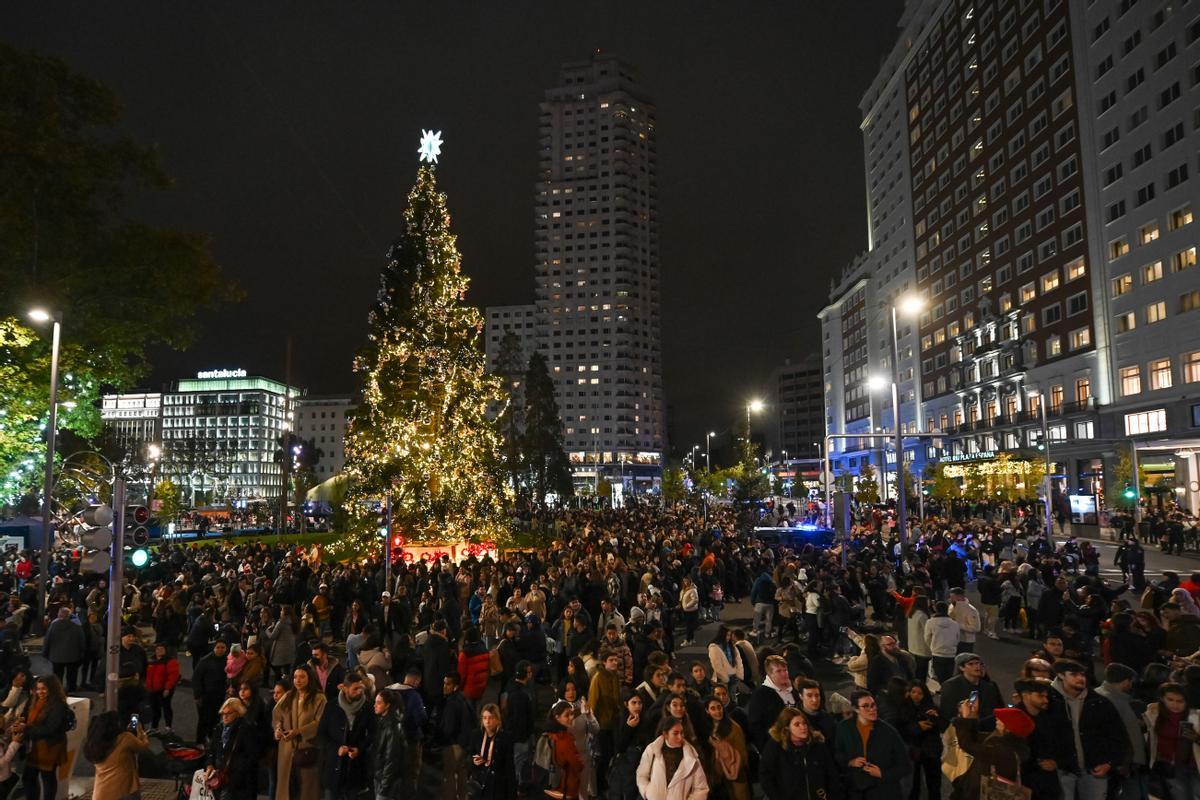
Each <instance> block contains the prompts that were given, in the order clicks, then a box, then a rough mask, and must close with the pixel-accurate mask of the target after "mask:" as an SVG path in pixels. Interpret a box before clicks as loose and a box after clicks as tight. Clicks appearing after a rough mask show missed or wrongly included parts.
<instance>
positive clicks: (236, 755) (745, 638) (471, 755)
mask: <svg viewBox="0 0 1200 800" xmlns="http://www.w3.org/2000/svg"><path fill="white" fill-rule="evenodd" d="M1019 516H1022V519H1024V517H1023V515H1019ZM1005 521H1006V520H1005V518H1004V517H1003V516H996V517H991V516H990V515H985V516H961V515H960V516H957V517H934V516H930V517H927V518H926V519H925V520H923V521H919V522H918V521H916V520H913V524H912V525H911V526H910V533H911V540H910V541H909V543H908V544H906V545H903V546H902V545H901V544H900V543H899V542H898V541H897V540H896V539H895V537H894V534H893V532H892V531H893V522H894V521H892V520H889V519H888V517H887V513H886V512H884V513H882V514H873V513H872V514H867V515H864V518H863V519H862V523H861V525H859V526H856V528H855V530H854V532H853V535H852V537H851V542H850V546H849V548H848V549H847V552H846V554H845V558H844V559H843V554H842V553H840V552H839V550H838V549H836V548H835V549H833V550H827V549H820V548H815V547H806V548H804V549H803V550H801V551H799V552H797V551H793V550H789V549H778V548H772V547H768V546H765V545H764V544H763V543H762V542H760V541H758V540H756V539H755V538H754V537H753V536H750V535H748V534H747V533H746V532H745V529H742V530H739V526H738V525H737V524H736V522H735V518H734V516H733V515H732V514H731V513H730V512H728V511H727V510H723V509H720V508H718V509H710V513H709V514H708V516H707V517H701V516H699V515H696V514H694V513H692V512H691V511H688V510H684V509H679V510H663V509H658V508H632V509H624V510H608V511H579V510H576V511H569V512H562V513H560V514H559V515H557V516H556V518H555V519H554V524H555V529H556V530H557V531H558V534H559V536H560V541H559V542H556V546H555V547H554V548H552V549H549V550H541V551H519V550H510V551H505V552H503V553H502V554H501V555H500V556H499V557H498V558H496V559H492V558H477V557H470V558H468V559H466V560H465V561H463V562H461V563H458V564H455V563H451V562H450V561H449V559H443V560H441V561H438V562H434V563H429V562H419V563H416V564H408V563H397V565H396V567H395V572H394V575H393V576H392V579H391V580H390V581H389V580H387V579H386V578H385V571H384V569H383V565H382V563H378V562H373V561H371V560H367V561H366V562H356V563H333V562H329V561H326V560H322V559H321V557H320V553H319V552H316V551H311V550H310V551H306V550H303V549H298V548H285V547H282V546H268V545H265V544H262V543H257V544H244V545H231V544H228V543H222V544H204V545H189V546H182V545H164V546H162V547H160V548H159V549H158V550H157V551H156V553H155V557H154V558H153V559H152V561H151V563H150V564H149V565H148V566H147V567H146V568H144V569H142V570H139V571H138V572H137V573H136V575H134V576H131V577H132V579H131V580H129V581H128V582H127V584H126V585H125V586H124V587H122V589H121V590H122V591H123V598H122V608H123V609H124V625H125V627H123V629H122V637H121V642H120V647H119V664H120V669H119V690H118V708H116V709H114V710H112V711H108V712H105V713H102V714H98V715H96V716H94V717H93V719H92V720H91V721H90V724H89V725H88V730H87V737H86V744H85V747H84V752H83V754H84V756H85V757H86V758H87V759H88V760H89V761H90V762H91V763H92V764H94V765H95V769H96V784H95V789H94V791H93V797H96V798H100V800H109V798H113V799H114V800H117V799H119V798H125V797H127V796H129V795H130V794H133V793H134V792H136V791H137V787H138V777H137V776H138V769H137V766H136V764H137V759H138V758H139V757H142V758H146V757H147V756H145V755H144V754H145V753H146V752H147V751H148V750H149V749H150V741H151V737H152V736H157V737H162V738H163V739H164V740H169V741H176V740H187V741H195V742H199V743H201V744H203V746H204V751H203V752H204V755H203V764H202V768H203V772H202V776H201V777H202V779H203V780H204V781H205V782H206V783H207V784H208V786H209V788H210V790H211V791H212V792H213V793H214V794H215V795H216V796H217V797H218V798H221V799H222V800H224V799H226V798H228V799H230V800H234V799H240V798H246V799H247V800H249V799H250V798H255V797H258V796H259V795H263V794H265V795H268V796H269V797H271V798H273V799H275V800H292V798H299V799H300V800H319V799H323V798H330V800H334V799H336V798H352V797H360V796H362V797H367V796H371V795H373V796H374V797H375V798H399V797H401V796H407V795H411V794H412V793H414V792H422V791H425V792H429V791H438V792H440V793H441V795H442V797H443V798H445V799H446V800H451V799H452V798H505V799H506V800H509V799H511V798H514V797H517V796H518V795H525V796H537V797H541V796H544V795H546V794H548V795H549V796H551V797H554V798H566V799H567V800H575V798H579V799H580V800H585V799H588V798H599V797H608V798H613V800H624V799H625V798H630V799H632V798H646V799H647V800H664V799H667V798H669V799H670V800H676V799H677V798H678V800H689V799H690V800H702V799H703V798H704V797H714V798H729V799H730V800H749V799H750V798H751V796H752V795H753V793H754V792H755V788H756V787H757V790H758V791H759V792H760V793H761V794H763V795H765V796H766V797H767V798H770V800H777V799H781V798H784V797H788V798H794V797H796V796H797V795H800V796H802V797H803V798H804V800H841V799H842V798H846V800H851V799H853V800H860V799H861V800H874V798H876V797H879V798H882V797H884V796H886V795H888V794H889V793H892V794H894V793H897V792H899V793H903V794H904V795H906V796H907V797H908V798H909V800H920V798H921V795H922V791H924V793H925V797H927V798H929V800H934V798H940V797H941V795H942V792H943V788H944V786H945V785H946V784H949V787H950V790H951V791H952V793H953V795H954V796H955V797H958V798H964V799H965V798H974V797H976V796H978V795H979V793H980V792H981V791H982V790H983V789H982V788H981V787H984V786H986V785H987V784H988V783H989V782H991V781H994V780H997V779H1007V780H1016V779H1017V777H1018V775H1019V776H1020V778H1021V781H1022V782H1023V783H1024V784H1025V785H1026V786H1027V787H1029V788H1030V789H1031V790H1032V794H1033V797H1034V798H1047V800H1075V798H1076V797H1078V798H1080V800H1100V798H1101V797H1103V796H1107V795H1108V794H1109V793H1112V794H1113V796H1114V797H1115V796H1117V795H1120V796H1121V797H1129V798H1134V797H1137V798H1145V797H1147V796H1148V791H1149V790H1150V788H1151V787H1152V786H1153V788H1154V790H1155V791H1156V792H1160V793H1165V794H1166V795H1167V796H1169V797H1170V798H1171V799H1172V800H1185V799H1186V798H1188V793H1189V792H1190V793H1193V794H1196V795H1197V796H1200V777H1197V776H1198V772H1197V764H1198V757H1200V705H1198V704H1200V608H1198V607H1197V601H1198V600H1200V574H1197V575H1192V576H1191V577H1190V578H1188V579H1187V580H1182V581H1181V580H1180V579H1179V577H1178V576H1177V575H1174V574H1172V573H1167V574H1165V575H1164V576H1163V578H1162V579H1161V580H1155V581H1150V580H1147V578H1146V575H1145V552H1144V550H1143V549H1142V543H1141V542H1140V541H1139V540H1138V538H1137V537H1136V536H1131V537H1129V538H1128V539H1126V540H1125V541H1124V542H1123V543H1122V547H1121V549H1120V550H1119V551H1118V553H1117V561H1118V563H1117V566H1119V567H1120V568H1121V569H1122V570H1123V571H1124V573H1125V574H1126V575H1127V577H1128V580H1127V581H1126V583H1125V584H1123V585H1113V584H1111V583H1108V582H1106V581H1105V580H1103V579H1102V577H1101V576H1100V573H1099V558H1098V552H1097V551H1096V550H1095V549H1094V548H1093V547H1091V545H1090V544H1089V543H1086V542H1083V543H1077V542H1075V541H1074V540H1067V541H1065V542H1059V543H1057V544H1052V543H1051V542H1050V540H1048V539H1047V538H1046V536H1045V534H1044V533H1043V532H1041V531H1040V530H1036V529H1025V528H1023V527H1017V528H1015V529H1014V528H1013V527H1011V526H1006V525H1005V524H1004V523H1005ZM71 566H72V565H71V564H70V562H69V560H67V559H66V557H65V556H62V555H58V556H56V558H55V560H54V567H53V569H52V572H51V575H52V580H53V591H52V594H51V602H50V604H49V607H48V618H49V619H52V620H53V622H52V623H51V624H50V626H49V628H48V629H47V631H46V634H45V636H44V638H43V650H42V652H43V654H44V655H45V656H46V658H47V660H48V661H49V662H50V663H51V664H52V666H53V674H49V675H39V676H37V677H36V678H35V677H34V676H33V675H31V673H30V672H29V667H28V663H27V660H24V661H23V660H22V655H21V650H20V647H19V642H20V637H21V632H22V629H23V627H24V626H25V625H26V624H27V623H28V619H29V612H28V606H29V603H28V602H27V598H26V597H25V594H26V593H27V590H28V588H29V586H30V585H32V584H33V583H34V582H33V581H32V580H30V578H29V577H28V576H27V577H26V578H24V579H21V578H17V577H16V576H15V575H13V576H11V580H10V579H9V578H7V577H5V576H0V591H6V592H8V593H9V597H10V600H9V602H8V603H7V604H6V605H7V608H8V610H9V613H8V615H7V617H6V618H5V621H4V627H3V634H0V648H2V649H0V655H2V656H3V658H2V659H0V662H2V663H0V670H2V672H3V674H2V675H0V679H2V680H3V685H4V686H6V687H7V689H5V690H4V692H0V695H3V696H4V700H3V704H2V706H0V711H2V712H3V713H4V723H5V724H4V726H3V734H2V735H0V800H4V798H6V797H7V793H8V791H10V790H11V789H12V786H13V784H15V783H16V781H17V780H18V775H19V776H20V780H21V783H22V784H23V785H24V788H25V793H26V796H27V797H29V798H34V797H39V798H43V800H49V798H51V797H53V796H54V791H55V789H56V784H55V780H56V772H55V767H56V766H57V765H60V764H61V763H62V759H63V758H65V751H64V748H65V744H64V743H65V736H66V733H67V731H68V727H67V726H68V725H70V724H71V721H72V720H73V716H72V715H71V714H70V713H68V712H67V710H66V700H65V698H66V694H67V693H69V692H74V691H87V690H90V689H95V688H98V684H97V681H99V680H101V679H102V678H103V674H102V671H98V667H97V662H98V660H99V654H100V653H102V652H103V641H104V640H103V636H104V628H103V622H104V613H105V609H106V607H107V591H108V587H107V586H106V585H105V584H104V581H103V580H95V579H86V578H82V577H80V576H79V575H78V573H77V572H76V571H73V570H72V568H71ZM1156 577H1157V576H1156ZM969 587H973V589H974V591H973V592H971V593H970V594H968V592H967V588H969ZM972 598H974V599H972ZM742 601H748V602H749V603H750V604H751V606H752V608H753V613H752V618H751V619H748V620H745V621H744V622H740V623H735V622H733V621H730V622H726V621H723V619H722V618H723V617H725V616H729V615H728V613H727V609H726V608H725V606H726V604H728V603H740V602H742ZM1001 636H1007V637H1008V638H1010V639H1013V638H1016V639H1018V640H1019V639H1022V638H1023V639H1025V640H1026V641H1028V643H1029V646H1028V649H1029V651H1030V652H1029V654H1030V657H1029V659H1028V660H1027V661H1026V662H1025V663H1024V664H1023V666H1022V669H1021V674H1020V678H1019V679H1018V680H1017V681H1016V683H1015V684H1014V685H1012V686H1003V687H1001V686H1000V685H998V684H997V683H996V682H995V681H994V680H993V679H992V678H991V677H989V672H988V669H987V666H986V664H985V659H984V658H982V657H981V656H980V655H979V654H978V653H977V649H978V648H977V647H976V644H977V643H978V639H979V637H984V638H987V637H992V638H998V637H1001ZM12 641H16V642H17V643H18V646H17V647H16V649H15V650H14V649H13V648H11V647H10V646H7V645H5V644H4V643H5V642H8V643H11V642H12ZM97 642H99V646H98V648H97V647H96V643H97ZM696 643H698V644H700V645H701V646H700V647H693V644H696ZM180 659H186V665H185V666H187V667H190V669H184V668H182V667H181V664H180ZM185 675H187V677H186V685H188V686H189V687H190V697H191V700H192V702H194V703H195V710H196V713H195V718H196V725H195V729H194V730H185V731H176V730H173V727H174V726H175V716H174V710H175V708H174V706H175V704H176V703H177V702H178V700H177V699H176V697H175V694H176V692H177V691H178V689H179V687H180V686H181V685H184V681H185V678H184V676H185ZM64 684H65V688H64ZM1193 709H1196V710H1195V711H1193ZM17 765H20V767H19V768H18V766H17ZM426 766H428V767H430V768H425V767H426ZM1159 796H1162V794H1160V795H1159Z"/></svg>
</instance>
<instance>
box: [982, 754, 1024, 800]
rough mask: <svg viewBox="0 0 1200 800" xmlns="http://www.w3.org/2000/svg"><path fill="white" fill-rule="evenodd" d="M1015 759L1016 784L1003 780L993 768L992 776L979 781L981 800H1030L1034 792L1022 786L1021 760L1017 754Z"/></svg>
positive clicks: (1014, 756) (985, 776) (1014, 755)
mask: <svg viewBox="0 0 1200 800" xmlns="http://www.w3.org/2000/svg"><path fill="white" fill-rule="evenodd" d="M1013 758H1014V759H1016V762H1017V780H1016V782H1013V781H1010V780H1007V779H1005V778H1001V777H1000V776H999V775H997V774H996V768H995V767H992V771H991V774H990V775H984V776H983V777H982V778H981V779H980V780H979V800H1029V799H1030V798H1031V797H1032V796H1033V790H1032V789H1030V788H1029V787H1028V786H1022V785H1021V759H1020V758H1019V757H1018V756H1017V754H1016V753H1013Z"/></svg>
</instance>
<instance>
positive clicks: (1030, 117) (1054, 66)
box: [822, 0, 1200, 508]
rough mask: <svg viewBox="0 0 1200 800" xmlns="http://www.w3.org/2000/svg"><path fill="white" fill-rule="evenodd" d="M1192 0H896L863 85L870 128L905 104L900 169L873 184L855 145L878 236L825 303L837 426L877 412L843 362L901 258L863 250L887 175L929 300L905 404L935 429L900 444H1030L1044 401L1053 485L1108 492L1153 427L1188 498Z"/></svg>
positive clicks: (869, 327) (973, 449)
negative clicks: (900, 0) (1120, 449)
mask: <svg viewBox="0 0 1200 800" xmlns="http://www.w3.org/2000/svg"><path fill="white" fill-rule="evenodd" d="M1186 6H1187V3H1184V4H1179V3H1167V2H1165V1H1163V0H1158V1H1157V2H1151V1H1150V0H1142V2H1140V3H1139V2H1137V0H910V2H909V3H908V6H907V7H906V9H905V12H904V15H903V18H902V19H901V23H900V27H901V29H902V30H901V35H900V38H899V41H898V42H897V44H896V46H895V47H894V48H893V51H892V53H891V54H890V56H889V57H888V59H887V60H886V61H885V63H884V65H883V67H882V68H881V70H880V72H879V75H878V77H877V79H876V81H875V83H874V84H873V85H872V87H871V90H869V91H868V95H867V98H865V99H864V103H863V110H864V124H863V131H864V136H865V137H866V138H867V140H868V142H869V139H870V132H869V130H870V128H871V127H872V125H873V123H875V122H876V117H875V115H874V114H872V113H871V110H872V109H883V108H887V107H889V105H890V106H891V107H892V108H894V103H895V102H897V101H899V102H902V103H903V106H902V111H901V119H902V125H901V126H900V127H899V129H898V130H892V131H887V133H888V137H887V140H886V141H887V143H888V145H890V146H891V147H892V149H893V151H894V152H895V153H897V154H898V156H895V157H894V158H893V163H892V168H893V169H894V168H895V161H900V162H902V163H903V165H904V167H905V171H906V173H907V175H904V176H901V175H896V176H894V177H893V178H891V179H888V180H887V181H886V182H885V183H883V184H881V183H880V181H879V179H878V178H877V177H876V173H877V171H884V170H886V169H888V165H887V164H886V163H883V164H876V163H873V160H872V152H873V151H872V149H871V148H870V147H869V146H868V148H867V183H868V195H869V198H870V201H871V202H870V206H869V209H870V219H871V235H872V249H871V251H870V252H869V253H868V254H867V255H866V256H864V257H863V258H861V259H859V260H858V261H856V262H855V263H854V264H852V265H850V267H848V268H847V270H846V271H845V272H844V273H843V275H842V277H841V279H840V280H839V281H838V282H837V284H836V285H835V288H834V291H833V293H832V300H831V303H830V305H829V306H828V307H827V308H826V309H825V310H824V311H822V320H823V336H824V346H825V358H826V368H827V369H826V395H827V403H828V419H827V424H828V427H829V430H830V431H831V432H845V433H855V432H858V431H859V430H861V429H862V428H863V423H862V420H863V419H866V418H869V419H870V422H869V425H870V427H873V428H875V429H878V428H879V427H886V426H887V424H888V423H887V422H886V421H882V422H880V421H876V420H877V419H880V420H885V419H886V418H885V417H884V416H883V414H881V415H880V417H876V416H875V414H876V407H877V406H876V403H877V401H875V400H874V399H873V398H870V397H869V396H865V395H864V393H863V392H864V391H865V389H864V388H863V387H862V384H861V381H860V378H859V370H860V369H862V368H864V367H865V368H867V369H874V368H875V367H876V362H877V360H878V361H879V362H880V365H882V359H879V358H878V356H879V354H886V349H884V348H883V347H877V344H878V343H877V342H876V341H875V338H876V337H875V336H873V335H871V333H874V332H877V331H878V330H879V329H880V328H886V327H887V326H888V325H889V324H890V303H889V302H887V300H888V295H887V291H886V289H885V288H884V282H883V279H882V278H881V277H880V276H881V275H883V276H886V275H889V274H890V270H889V268H888V265H889V262H890V263H891V264H894V265H895V266H901V264H902V262H903V259H901V258H900V257H899V256H896V257H892V258H890V259H889V258H888V257H887V256H886V255H885V256H884V257H882V258H879V257H877V256H876V250H877V249H878V245H877V243H876V236H877V233H876V227H877V226H876V225H875V219H876V202H875V200H874V192H875V191H876V190H877V189H878V188H879V187H880V186H881V185H882V186H886V187H887V189H889V190H890V189H892V188H895V190H896V191H898V192H899V193H900V194H904V195H907V201H906V202H907V210H908V211H909V213H908V214H907V215H906V216H907V219H906V220H905V223H906V227H907V228H908V229H909V233H908V234H907V235H908V237H909V242H908V243H906V244H905V245H902V246H903V247H905V248H906V249H907V252H908V254H910V255H911V258H912V264H913V267H912V272H911V273H910V274H911V279H912V280H913V282H914V284H915V287H916V289H917V291H919V292H920V294H921V295H922V296H923V298H924V299H925V302H926V308H925V310H924V312H923V313H922V314H921V315H920V318H919V320H918V324H917V326H916V327H917V336H919V341H918V342H917V344H916V348H915V350H916V352H917V353H918V358H919V370H918V373H917V374H918V375H919V380H918V381H917V382H916V383H917V385H916V386H915V387H914V389H915V391H914V396H912V400H911V403H912V407H913V408H914V410H916V411H917V414H916V419H915V421H916V423H917V424H918V425H920V429H921V430H922V431H923V432H925V433H928V434H931V435H932V436H933V437H935V438H933V439H932V440H930V441H927V442H922V443H920V444H916V443H914V447H915V449H917V450H923V451H924V453H923V454H924V455H925V456H926V457H928V458H931V459H935V460H936V459H942V458H953V459H954V460H980V461H985V460H990V459H992V458H993V457H994V456H995V455H996V454H997V453H999V452H1010V453H1013V454H1018V455H1025V456H1028V457H1040V455H1039V453H1040V450H1039V448H1040V446H1041V445H1042V438H1043V436H1042V430H1041V429H1042V414H1043V411H1044V412H1045V415H1046V428H1047V432H1048V438H1049V444H1050V447H1051V453H1052V455H1053V460H1054V462H1055V469H1054V472H1055V478H1054V481H1053V489H1054V494H1055V502H1056V503H1059V502H1061V498H1062V496H1063V495H1065V494H1094V495H1102V494H1103V492H1104V490H1105V487H1104V485H1103V482H1104V474H1105V468H1106V464H1108V465H1111V462H1112V458H1113V456H1114V446H1115V444H1116V443H1117V442H1118V441H1120V440H1124V439H1128V438H1129V437H1140V439H1141V442H1140V443H1139V447H1147V448H1149V447H1151V446H1157V447H1158V448H1159V450H1158V453H1159V455H1158V456H1157V459H1158V461H1159V462H1160V463H1159V465H1158V470H1159V474H1160V475H1162V476H1163V477H1164V478H1165V480H1164V481H1163V483H1164V485H1170V486H1173V487H1177V488H1175V489H1174V491H1175V492H1176V493H1178V494H1179V495H1180V496H1181V498H1182V499H1183V500H1184V501H1185V502H1187V503H1189V504H1190V505H1191V506H1192V507H1193V508H1195V505H1196V501H1197V493H1196V492H1195V491H1194V490H1192V488H1191V486H1193V485H1195V480H1196V476H1197V473H1196V469H1195V468H1196V456H1195V454H1194V450H1195V449H1196V448H1193V447H1192V445H1196V446H1197V447H1200V439H1197V438H1196V437H1197V433H1198V432H1200V431H1198V426H1200V404H1196V403H1194V402H1189V400H1188V394H1189V393H1188V389H1189V388H1190V387H1188V386H1187V385H1186V384H1188V383H1190V382H1196V381H1200V351H1198V350H1197V347H1198V346H1200V345H1198V344H1197V338H1196V336H1195V334H1194V333H1193V334H1191V336H1190V337H1189V335H1188V331H1189V329H1188V325H1189V323H1191V322H1192V320H1191V319H1190V318H1189V316H1188V315H1189V312H1190V311H1191V310H1193V309H1195V308H1200V282H1198V280H1197V278H1196V275H1197V273H1196V271H1195V269H1194V264H1195V258H1196V255H1195V248H1194V243H1195V235H1194V233H1193V232H1192V230H1191V229H1190V228H1189V227H1188V226H1189V225H1190V224H1191V220H1192V203H1194V202H1196V198H1195V197H1194V195H1195V193H1196V186H1195V184H1193V183H1191V182H1189V180H1188V178H1189V172H1190V170H1191V169H1193V168H1194V167H1195V165H1193V164H1191V163H1190V162H1191V160H1192V159H1193V158H1194V156H1195V153H1196V151H1197V138H1196V137H1197V133H1196V125H1197V123H1200V118H1197V115H1196V112H1195V105H1196V98H1195V97H1194V96H1193V97H1192V98H1191V99H1190V100H1189V99H1188V98H1187V97H1186V95H1187V94H1188V92H1189V90H1190V89H1191V87H1192V85H1193V84H1194V83H1196V82H1197V79H1198V78H1197V76H1200V72H1197V71H1196V68H1195V66H1194V64H1195V62H1196V58H1197V56H1198V55H1200V45H1197V46H1195V47H1193V43H1194V41H1195V39H1196V38H1197V37H1200V10H1197V11H1186V12H1185V11H1184V9H1186ZM886 118H887V117H886V116H885V117H884V119H886ZM905 178H907V179H905ZM893 202H895V203H897V205H898V206H899V205H900V204H901V201H895V200H894V201H893ZM896 233H897V234H898V235H902V234H899V232H898V231H897V232H896ZM894 268H895V267H893V269H894ZM893 280H895V279H893ZM879 291H883V292H884V295H885V301H884V302H878V301H877V300H876V299H875V293H876V292H879ZM1150 326H1157V327H1150ZM863 329H865V330H866V331H868V334H867V336H866V341H865V343H864V342H863V338H864V337H863V334H862V333H861V332H860V331H861V330H863ZM1192 329H1193V330H1194V323H1193V324H1192ZM1147 333H1148V334H1149V335H1147ZM901 348H902V349H901V356H902V359H903V356H904V353H905V350H904V345H903V344H902V345H901ZM842 364H844V369H841V368H840V365H842ZM902 368H903V360H902ZM840 375H844V376H845V377H844V378H840ZM839 384H840V385H839ZM907 405H908V403H907V402H906V401H905V400H903V399H902V407H905V414H907ZM880 411H881V412H884V413H886V409H880ZM901 419H902V424H906V423H905V422H904V414H902V417H901ZM1158 439H1162V441H1157V440H1158ZM906 449H907V448H906ZM843 455H848V456H849V458H848V459H842V460H840V463H837V464H835V466H837V467H840V468H841V469H843V470H845V469H849V470H850V471H855V470H854V467H855V464H854V462H855V461H856V460H859V459H860V458H861V457H862V456H861V451H857V452H855V451H849V450H848V451H847V452H845V453H843ZM906 457H907V454H906ZM1167 473H1169V475H1167ZM1198 488H1200V487H1198Z"/></svg>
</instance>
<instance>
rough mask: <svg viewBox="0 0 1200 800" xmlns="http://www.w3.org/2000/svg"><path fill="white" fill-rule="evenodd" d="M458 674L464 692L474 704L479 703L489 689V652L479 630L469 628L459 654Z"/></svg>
mask: <svg viewBox="0 0 1200 800" xmlns="http://www.w3.org/2000/svg"><path fill="white" fill-rule="evenodd" d="M458 674H459V675H461V676H462V681H463V682H462V692H463V694H464V695H466V696H467V699H468V700H470V701H471V702H472V703H478V702H479V701H480V699H481V698H482V697H483V693H484V691H485V690H486V689H487V683H488V675H489V670H488V650H487V648H486V647H484V646H483V637H482V636H480V635H479V629H478V628H467V632H466V634H465V636H464V637H463V648H462V650H461V651H459V653H458Z"/></svg>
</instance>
